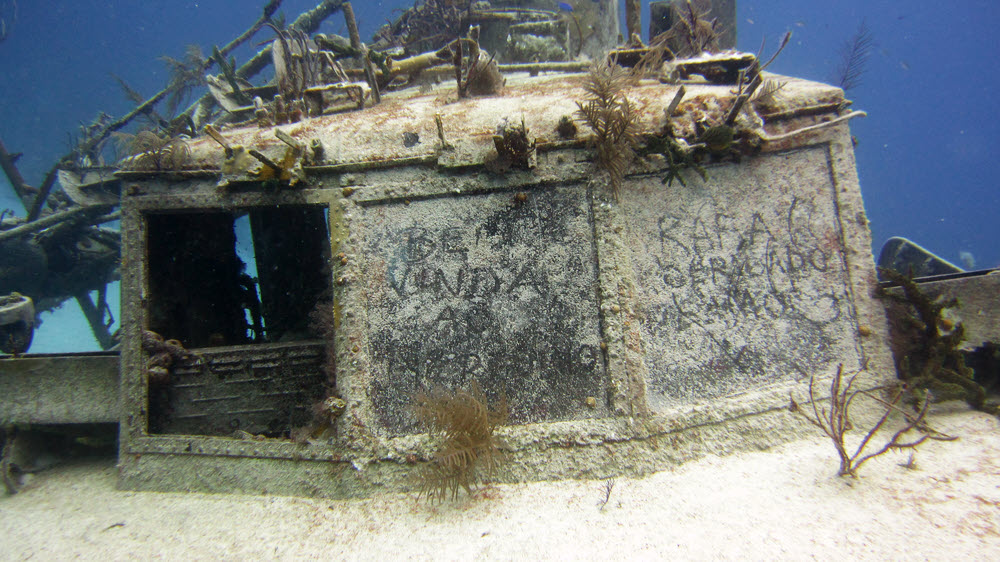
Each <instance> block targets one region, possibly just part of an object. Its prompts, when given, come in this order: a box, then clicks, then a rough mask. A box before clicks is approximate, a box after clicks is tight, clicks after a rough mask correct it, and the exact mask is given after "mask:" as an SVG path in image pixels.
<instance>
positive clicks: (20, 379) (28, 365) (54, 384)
mask: <svg viewBox="0 0 1000 562" xmlns="http://www.w3.org/2000/svg"><path fill="white" fill-rule="evenodd" d="M118 404H119V402H118V354H117V353H79V354H66V355H26V356H23V357H19V358H13V357H3V358H0V423H2V424H8V423H38V424H60V423H106V422H116V421H118V415H119V410H118Z"/></svg>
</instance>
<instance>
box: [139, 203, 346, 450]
mask: <svg viewBox="0 0 1000 562" xmlns="http://www.w3.org/2000/svg"><path fill="white" fill-rule="evenodd" d="M328 216H329V213H328V209H327V208H326V207H324V206H316V205H282V206H275V207H251V208H245V209H238V210H235V211H229V210H226V211H222V210H204V211H183V212H155V213H153V212H151V213H148V214H146V215H145V217H144V218H145V221H146V229H147V238H146V258H147V263H146V272H147V292H146V297H147V298H146V326H145V327H144V328H145V330H146V334H145V335H144V337H143V341H144V343H143V352H144V354H143V357H144V361H145V362H146V371H147V372H148V373H147V374H148V380H149V381H150V382H149V432H150V433H158V434H187V435H225V436H237V437H239V436H242V437H246V436H247V434H251V435H255V436H256V435H263V436H266V437H289V436H290V435H291V433H292V432H293V431H294V430H295V429H296V428H298V427H302V426H305V425H307V424H308V423H309V422H310V419H311V409H312V408H311V407H312V405H313V404H314V403H315V402H316V401H317V400H321V399H322V398H323V397H324V396H325V395H326V390H327V385H332V384H333V382H332V381H333V377H332V374H330V375H328V374H327V373H326V371H328V370H330V369H328V367H327V360H326V353H327V347H326V341H329V340H330V339H331V338H332V334H330V333H329V331H330V330H331V329H332V322H327V321H325V320H324V319H325V318H326V317H327V316H330V315H332V304H331V294H330V242H329V233H328V222H327V221H328ZM181 349H182V350H183V353H182V352H181V351H179V350H181ZM183 354H189V355H187V356H184V355H183Z"/></svg>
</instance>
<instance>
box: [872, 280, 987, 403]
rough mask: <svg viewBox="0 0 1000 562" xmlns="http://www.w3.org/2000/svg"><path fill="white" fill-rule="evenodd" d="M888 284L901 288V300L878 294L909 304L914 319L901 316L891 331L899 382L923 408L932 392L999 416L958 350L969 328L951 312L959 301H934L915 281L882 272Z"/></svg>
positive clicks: (937, 299) (899, 296)
mask: <svg viewBox="0 0 1000 562" xmlns="http://www.w3.org/2000/svg"><path fill="white" fill-rule="evenodd" d="M879 272H880V274H881V275H882V276H884V278H885V279H888V280H890V281H892V282H893V283H896V284H898V285H899V286H900V288H901V289H902V293H903V294H902V295H898V294H893V293H889V292H887V291H884V290H880V296H881V297H882V298H887V299H890V300H892V301H895V302H897V303H901V304H903V305H905V306H906V307H907V308H908V309H911V310H912V314H910V315H898V316H897V320H896V321H895V325H894V326H893V331H892V332H893V339H892V348H893V349H892V351H893V355H894V356H895V358H896V370H897V372H898V374H899V378H900V379H901V380H902V381H903V382H905V383H906V384H907V385H908V386H910V387H911V388H912V389H913V395H914V397H915V398H916V400H917V404H918V407H919V405H920V403H922V402H925V401H926V400H927V396H926V391H925V390H923V389H928V390H930V391H931V392H932V393H933V394H934V396H935V397H937V398H938V399H943V400H947V399H955V398H959V399H963V400H965V401H966V402H967V403H968V404H969V405H970V406H972V407H973V408H975V409H977V410H981V411H986V412H990V413H993V414H997V413H1000V408H998V407H997V406H995V405H988V404H987V403H986V390H985V389H984V388H983V387H982V386H981V385H980V384H979V383H977V382H976V381H975V380H974V373H973V370H972V369H971V368H969V367H968V366H966V364H965V356H964V355H963V354H962V352H961V350H960V349H959V345H960V344H961V343H962V340H964V339H965V326H963V325H962V322H961V321H956V320H955V317H954V315H953V314H952V313H951V311H953V310H955V309H957V308H958V307H959V306H960V304H959V302H958V299H954V298H952V299H945V298H942V297H940V296H939V297H937V298H934V297H931V296H930V295H928V294H926V293H924V292H923V291H922V290H921V289H920V287H919V286H918V285H917V283H916V282H914V281H913V279H912V278H911V277H908V276H906V275H903V274H901V273H899V272H897V271H893V270H891V269H880V270H879Z"/></svg>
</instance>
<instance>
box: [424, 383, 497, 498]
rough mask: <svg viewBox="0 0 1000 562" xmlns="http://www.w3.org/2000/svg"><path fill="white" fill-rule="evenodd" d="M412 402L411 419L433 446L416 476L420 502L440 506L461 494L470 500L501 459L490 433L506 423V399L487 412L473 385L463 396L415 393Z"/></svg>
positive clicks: (458, 393)
mask: <svg viewBox="0 0 1000 562" xmlns="http://www.w3.org/2000/svg"><path fill="white" fill-rule="evenodd" d="M414 402H415V404H414V412H415V414H416V416H417V419H418V420H419V421H420V423H421V424H422V425H423V426H424V427H426V428H427V430H428V431H429V433H430V436H431V438H432V439H433V440H434V441H435V442H436V445H437V449H436V451H435V452H434V455H433V457H432V458H431V460H430V461H429V462H428V463H426V465H425V466H424V467H423V471H422V472H421V473H420V495H421V496H426V497H427V498H429V499H431V501H444V500H445V499H447V498H448V497H449V496H450V497H451V498H452V499H455V498H457V497H458V493H459V490H462V489H464V490H465V491H466V492H467V493H468V494H470V495H471V494H472V493H473V488H474V487H477V486H478V485H479V484H480V483H483V482H486V481H488V480H489V479H491V478H492V477H493V476H494V475H495V474H496V471H497V468H498V467H499V465H500V462H501V461H502V459H503V454H502V452H501V451H500V449H499V447H498V446H497V440H496V436H495V435H494V432H495V430H496V428H498V427H500V426H501V425H504V424H505V423H507V418H508V409H507V400H506V398H504V397H503V396H501V398H500V399H499V401H498V402H497V403H496V404H494V406H493V408H490V407H489V406H488V405H487V402H486V397H485V395H484V394H483V391H482V389H480V388H479V385H478V384H477V383H476V382H475V381H473V382H472V383H471V384H470V385H469V388H468V390H465V389H458V390H454V391H449V390H445V389H443V388H436V389H433V390H430V391H427V392H420V393H418V394H417V395H416V397H415V399H414Z"/></svg>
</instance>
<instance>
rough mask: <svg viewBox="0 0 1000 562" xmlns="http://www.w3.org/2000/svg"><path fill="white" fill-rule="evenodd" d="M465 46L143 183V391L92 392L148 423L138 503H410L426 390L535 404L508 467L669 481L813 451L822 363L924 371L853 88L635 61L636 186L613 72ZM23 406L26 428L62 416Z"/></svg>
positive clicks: (204, 149) (124, 229) (887, 375)
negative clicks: (869, 178) (599, 116)
mask: <svg viewBox="0 0 1000 562" xmlns="http://www.w3.org/2000/svg"><path fill="white" fill-rule="evenodd" d="M455 45H456V47H455V52H456V53H457V56H456V60H457V61H458V63H457V64H456V66H457V67H458V68H457V72H456V69H451V68H447V67H445V69H444V72H440V71H438V70H433V71H428V72H427V74H434V72H438V75H439V76H443V78H440V77H439V78H437V79H430V80H427V81H426V82H424V84H423V86H421V87H412V88H406V89H401V90H399V91H395V92H384V93H382V94H381V98H380V101H379V102H378V103H374V96H373V94H372V90H373V88H372V87H371V84H370V83H368V82H365V81H364V77H363V76H362V73H361V72H353V73H350V79H356V80H358V81H356V82H351V83H345V84H338V85H336V87H326V86H310V87H307V88H304V89H303V90H302V92H301V94H302V98H301V99H302V102H301V104H302V105H299V106H297V107H292V106H291V105H289V106H285V105H284V100H282V101H281V104H280V105H279V104H278V103H277V100H275V101H272V102H270V103H268V104H264V103H257V104H255V105H251V106H244V107H242V108H239V112H242V113H241V115H242V116H243V117H244V118H250V117H251V116H252V115H255V116H256V117H255V118H252V119H251V120H250V121H246V122H244V123H242V124H239V125H235V126H225V127H221V126H220V127H218V128H211V129H209V134H208V135H206V136H200V137H198V138H196V139H193V140H191V141H187V142H185V143H184V146H183V150H184V151H185V156H184V160H183V166H179V167H178V168H179V169H162V168H163V166H160V165H156V166H152V167H134V169H132V170H131V171H123V172H120V173H119V174H117V178H118V179H119V180H120V182H121V237H122V260H121V280H122V305H121V309H122V317H123V318H122V326H123V330H122V338H121V351H120V371H119V372H120V375H119V378H118V379H110V380H109V378H108V374H109V372H108V369H106V368H102V369H93V372H94V373H97V372H98V371H100V374H99V375H94V376H93V381H94V385H93V386H92V387H90V388H91V389H94V388H98V385H100V387H99V388H101V389H103V390H101V391H97V392H98V393H100V392H103V393H104V394H105V396H104V397H103V398H98V397H95V398H94V399H93V400H92V402H94V403H99V404H109V403H117V404H118V406H117V410H116V409H115V408H103V409H102V408H98V409H97V410H100V411H99V412H98V411H94V412H93V413H92V417H93V418H95V419H90V420H89V421H107V420H106V419H105V418H107V417H108V413H109V412H111V413H114V412H117V414H118V419H119V421H120V451H119V465H120V478H121V480H120V481H121V484H122V486H123V487H125V488H129V489H140V490H192V491H211V492H235V491H240V492H250V493H287V494H299V495H319V496H331V497H337V496H353V495H364V494H370V493H374V492H376V491H379V490H385V489H389V490H396V489H406V488H408V487H410V486H412V485H413V480H412V476H413V474H414V473H415V472H417V471H418V470H420V469H421V467H422V465H423V464H424V463H426V462H427V461H429V460H430V459H431V458H432V456H433V444H432V442H431V440H430V439H428V437H427V435H426V434H424V433H422V432H421V431H422V429H421V427H420V426H419V425H418V424H417V423H416V418H415V416H414V413H413V410H412V404H413V400H414V396H415V395H416V393H417V392H419V391H420V390H422V389H428V388H435V387H447V388H462V387H467V386H468V385H470V384H471V383H473V382H474V383H475V384H478V385H479V386H481V387H482V389H483V391H484V393H485V394H486V396H488V397H489V398H490V399H493V400H496V399H498V398H500V397H501V396H502V397H504V398H505V399H506V401H507V403H508V404H509V407H510V424H509V425H508V426H506V427H503V428H501V429H500V430H499V432H498V433H499V439H500V441H501V442H502V449H503V451H504V453H505V456H506V458H507V461H508V462H507V464H506V469H505V471H504V472H503V474H502V476H501V478H502V479H504V480H508V481H516V480H523V479H546V478H567V477H607V476H610V475H616V474H626V473H642V472H646V471H650V470H655V469H657V468H662V467H664V466H667V465H669V464H671V463H674V462H678V461H681V460H685V459H688V458H693V457H696V456H699V455H702V454H705V453H718V452H725V451H731V450H737V449H745V448H758V447H765V446H768V445H771V444H774V443H778V442H781V441H784V440H787V439H790V438H792V437H794V436H796V435H798V434H799V433H800V432H802V431H805V430H806V428H805V427H803V426H802V425H801V424H800V423H798V422H797V421H795V420H794V419H793V418H792V416H791V414H790V413H788V412H787V411H786V406H787V405H788V396H789V392H794V393H796V394H799V395H802V394H804V393H805V392H804V389H806V387H807V386H808V381H809V378H810V376H811V375H817V376H820V377H822V376H824V375H832V374H833V372H834V371H836V369H837V366H838V365H843V367H844V368H845V369H847V370H865V375H864V377H863V378H860V379H858V380H859V384H862V383H863V384H864V386H866V387H875V386H879V385H881V384H883V383H884V382H886V381H887V380H890V379H891V378H892V376H893V366H892V359H891V355H890V353H889V349H888V347H887V345H886V343H885V342H886V339H887V334H886V321H885V314H884V310H883V308H882V305H881V304H880V303H878V302H877V301H873V300H872V299H871V294H872V292H873V290H874V289H875V286H876V276H875V270H874V264H873V262H872V257H871V253H870V251H869V248H870V245H871V240H870V235H869V231H868V225H867V219H866V218H865V213H864V207H863V203H862V200H861V194H860V190H859V187H858V183H857V176H856V173H855V169H854V157H853V146H852V140H851V136H850V132H849V128H848V126H849V119H850V118H852V117H854V116H857V115H859V114H860V113H859V112H854V111H852V110H850V109H849V105H850V104H849V102H847V100H845V99H844V96H843V92H842V91H841V90H840V89H839V88H836V87H832V86H828V85H825V84H819V83H815V82H809V81H805V80H798V79H795V78H787V77H779V76H776V75H771V74H768V73H766V72H760V62H759V61H757V60H756V57H755V56H754V55H752V54H746V53H737V52H723V53H714V54H702V55H697V56H693V57H691V58H688V59H683V60H682V59H678V60H675V61H673V62H672V63H671V64H670V67H669V72H665V73H662V74H661V73H659V72H657V73H654V74H652V75H650V76H646V77H643V74H642V73H641V72H635V73H633V74H632V75H630V76H629V77H628V79H627V80H623V81H621V84H620V85H619V86H616V88H617V89H616V90H615V92H614V96H616V98H615V99H617V100H619V101H617V102H615V103H625V106H627V108H628V109H627V111H628V112H629V118H630V119H631V121H630V127H632V128H633V130H632V133H631V134H632V136H633V137H634V139H632V140H630V146H629V149H630V150H632V151H634V152H636V156H635V158H633V159H629V161H627V162H626V165H625V166H624V167H623V168H622V170H623V171H622V172H621V174H620V177H618V178H617V180H615V181H617V182H619V183H620V185H617V186H612V185H611V184H612V180H613V178H614V175H613V174H609V170H608V169H607V167H606V166H602V164H601V163H602V162H606V160H602V157H601V156H599V155H598V154H599V147H595V142H597V141H595V138H599V137H600V134H599V132H596V131H595V129H596V127H594V124H593V122H592V121H588V120H587V119H586V118H585V117H584V116H582V114H583V113H585V111H584V110H583V106H584V105H586V104H587V103H588V100H590V101H593V96H594V95H595V94H594V88H593V86H592V82H590V81H592V80H594V78H593V73H595V72H601V71H600V70H599V69H600V68H601V63H600V62H599V64H598V65H597V66H595V67H594V69H593V70H589V68H590V66H591V65H588V64H581V63H576V62H565V63H548V64H528V65H516V64H514V65H500V66H496V70H497V72H500V73H502V86H500V87H499V88H498V89H496V90H495V91H492V92H488V93H486V95H478V96H469V95H460V93H462V94H464V92H461V85H462V82H463V77H464V78H465V79H466V80H468V79H469V78H470V77H471V76H472V74H473V72H472V71H473V70H474V69H475V68H477V66H476V65H477V64H478V61H479V60H483V61H484V62H485V64H486V65H494V66H495V61H492V60H488V59H486V58H482V59H480V58H478V57H477V58H475V59H473V58H472V57H471V56H470V54H469V52H468V51H464V53H465V56H466V57H467V58H468V59H469V60H470V61H471V62H469V63H467V66H465V67H463V66H462V56H463V49H465V48H466V47H465V46H466V45H468V43H464V42H462V41H461V40H459V41H458V42H457V43H455ZM477 48H478V47H477ZM646 52H648V50H647V51H646ZM477 53H478V51H477ZM289 56H290V57H291V55H289ZM642 56H643V51H642V50H641V49H639V48H635V46H633V48H625V49H622V50H620V51H619V52H618V53H617V57H619V58H615V56H613V57H612V58H611V61H612V63H611V64H612V65H616V64H615V63H616V62H620V61H624V59H626V58H628V57H632V59H631V63H630V64H629V65H628V66H630V67H635V66H638V65H639V63H640V62H641V57H642ZM438 58H441V57H438ZM289 60H291V59H289ZM369 71H370V72H372V73H374V72H376V71H377V69H375V68H374V67H372V68H370V69H369ZM456 73H457V75H458V78H457V83H458V87H456V82H455V81H453V76H454V75H455V74H456ZM751 75H753V76H754V77H755V78H756V80H757V83H756V86H755V87H760V86H761V84H762V83H764V82H765V81H771V83H772V84H773V87H772V90H773V91H772V92H771V93H770V94H769V96H768V97H767V98H766V99H762V98H756V99H751V94H753V91H752V90H750V91H745V88H747V87H748V84H750V83H752V82H751V81H750V80H748V77H749V76H751ZM777 84H783V85H781V86H780V87H779V86H777ZM374 89H376V90H377V88H374ZM230 93H231V92H230ZM272 95H273V94H272ZM620 100H626V102H621V101H620ZM625 106H622V105H619V106H615V107H617V108H618V109H617V111H624V110H622V109H621V108H622V107H625ZM295 111H298V113H299V115H297V116H296V117H295V118H292V117H291V116H290V114H291V113H293V112H295ZM310 114H314V115H313V116H312V117H309V115H310ZM290 121H291V122H290ZM276 122H277V123H278V124H275V123H276ZM567 123H568V125H567ZM608 146H610V147H611V149H614V147H615V145H613V144H609V145H608ZM606 148H607V147H606ZM619 148H621V146H619ZM139 168H142V169H139ZM613 187H615V188H613ZM237 232H242V233H246V232H249V238H241V237H240V236H238V234H237ZM241 244H245V245H247V246H252V249H248V248H239V249H238V248H237V246H238V245H241ZM248 254H252V255H253V261H254V264H255V269H256V273H255V274H252V272H250V271H247V270H246V269H245V267H246V265H247V264H246V263H244V261H242V260H241V258H240V256H241V255H248ZM106 359H107V358H95V359H94V361H98V362H100V361H105V362H107V361H106ZM102 365H103V363H102ZM105 367H106V365H105ZM112 375H113V374H112ZM10 388H11V389H13V390H12V392H15V394H14V395H17V396H18V397H19V398H18V399H17V400H14V401H12V404H11V405H9V406H8V409H9V410H10V411H13V412H15V414H14V415H13V416H9V417H12V419H14V420H15V421H16V420H18V419H20V418H18V417H17V416H18V415H23V413H24V412H25V411H28V412H30V411H31V406H30V404H31V403H32V401H33V400H34V401H36V402H37V401H39V400H40V398H39V397H38V395H37V394H32V393H37V392H38V391H37V390H36V389H31V388H27V385H23V384H20V383H18V384H17V385H13V384H12V385H11V387H10ZM53 414H55V413H53ZM59 415H70V416H72V415H74V414H72V413H69V414H67V413H65V412H62V413H60V414H59ZM97 416H102V417H101V419H96V417H97ZM84 417H86V416H84Z"/></svg>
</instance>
